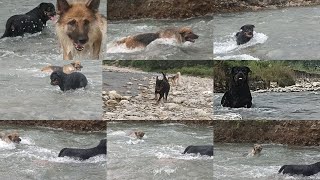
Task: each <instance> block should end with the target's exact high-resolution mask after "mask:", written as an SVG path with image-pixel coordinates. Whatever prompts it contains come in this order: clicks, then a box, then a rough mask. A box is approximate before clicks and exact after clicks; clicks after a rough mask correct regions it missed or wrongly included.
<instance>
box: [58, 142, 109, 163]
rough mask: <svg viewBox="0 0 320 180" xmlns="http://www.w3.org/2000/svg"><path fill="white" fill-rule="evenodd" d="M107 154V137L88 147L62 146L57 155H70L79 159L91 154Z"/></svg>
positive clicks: (87, 157) (84, 158) (89, 156)
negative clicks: (96, 144) (94, 145)
mask: <svg viewBox="0 0 320 180" xmlns="http://www.w3.org/2000/svg"><path fill="white" fill-rule="evenodd" d="M100 154H107V139H102V140H100V143H99V145H98V146H96V147H94V148H89V149H76V148H63V149H62V150H61V151H60V153H59V155H58V157H64V156H68V157H72V158H75V159H79V160H86V159H89V158H91V157H93V156H97V155H100Z"/></svg>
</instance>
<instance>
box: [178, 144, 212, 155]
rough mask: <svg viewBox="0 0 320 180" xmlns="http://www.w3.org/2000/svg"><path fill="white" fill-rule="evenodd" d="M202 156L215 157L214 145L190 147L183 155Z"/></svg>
mask: <svg viewBox="0 0 320 180" xmlns="http://www.w3.org/2000/svg"><path fill="white" fill-rule="evenodd" d="M186 153H188V154H190V153H193V154H198V153H199V154H200V155H207V156H213V146H212V145H204V146H188V147H187V148H186V149H185V150H184V152H183V154H186Z"/></svg>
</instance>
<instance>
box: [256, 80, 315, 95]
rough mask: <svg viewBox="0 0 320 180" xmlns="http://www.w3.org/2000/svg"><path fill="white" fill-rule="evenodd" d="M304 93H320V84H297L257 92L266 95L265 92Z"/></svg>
mask: <svg viewBox="0 0 320 180" xmlns="http://www.w3.org/2000/svg"><path fill="white" fill-rule="evenodd" d="M302 91H320V82H297V83H296V84H295V85H292V86H286V87H275V88H269V89H262V90H258V91H255V92H256V93H264V92H302Z"/></svg>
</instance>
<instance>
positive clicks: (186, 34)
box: [179, 27, 199, 43]
mask: <svg viewBox="0 0 320 180" xmlns="http://www.w3.org/2000/svg"><path fill="white" fill-rule="evenodd" d="M179 33H180V34H181V36H182V37H183V38H184V39H183V40H184V41H189V42H192V43H194V42H195V40H196V39H198V38H199V36H198V35H196V34H195V33H193V31H192V29H191V28H188V27H183V28H181V29H180V30H179Z"/></svg>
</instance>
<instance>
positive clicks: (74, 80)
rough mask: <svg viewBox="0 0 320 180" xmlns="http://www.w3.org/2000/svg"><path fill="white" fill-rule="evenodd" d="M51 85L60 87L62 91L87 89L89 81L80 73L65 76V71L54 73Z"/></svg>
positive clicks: (51, 77)
mask: <svg viewBox="0 0 320 180" xmlns="http://www.w3.org/2000/svg"><path fill="white" fill-rule="evenodd" d="M50 79H51V85H53V86H57V85H58V86H59V87H60V89H61V91H67V90H70V89H77V88H82V87H86V86H87V84H88V80H87V78H86V76H84V75H83V74H81V73H79V72H73V73H71V74H65V73H64V72H63V71H54V72H53V73H52V74H51V76H50Z"/></svg>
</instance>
